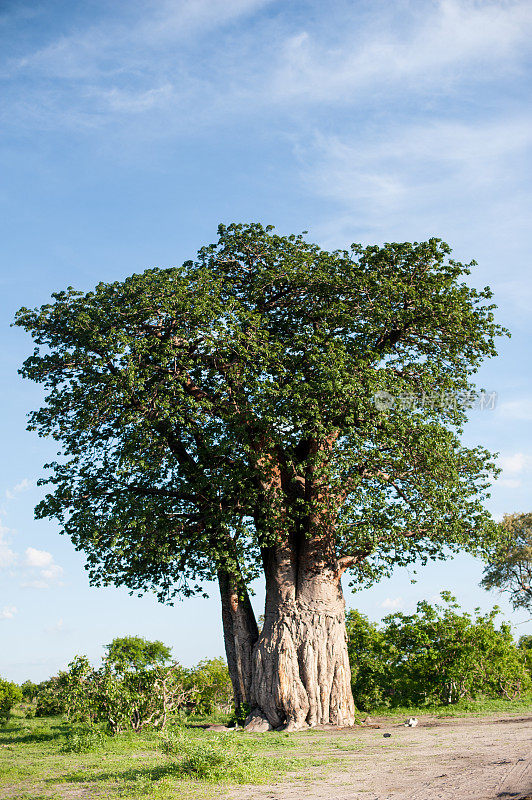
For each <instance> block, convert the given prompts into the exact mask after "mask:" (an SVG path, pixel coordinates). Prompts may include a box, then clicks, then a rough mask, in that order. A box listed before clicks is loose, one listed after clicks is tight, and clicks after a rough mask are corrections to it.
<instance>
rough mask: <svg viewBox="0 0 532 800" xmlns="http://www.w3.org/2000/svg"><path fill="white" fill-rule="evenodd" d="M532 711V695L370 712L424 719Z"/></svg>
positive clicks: (377, 715)
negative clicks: (509, 698) (517, 698)
mask: <svg viewBox="0 0 532 800" xmlns="http://www.w3.org/2000/svg"><path fill="white" fill-rule="evenodd" d="M531 711H532V695H528V696H525V697H521V698H520V699H519V700H504V699H502V698H496V699H486V698H479V699H477V700H459V701H458V702H457V703H453V704H452V705H434V706H421V707H418V708H414V707H408V706H398V707H397V708H389V707H388V706H383V707H382V708H376V709H374V710H373V711H371V712H370V716H372V717H394V718H395V717H405V718H406V717H422V716H424V715H427V714H430V715H431V716H437V717H465V716H467V717H480V716H483V715H484V714H494V713H497V714H501V713H503V714H524V713H528V714H530V713H531Z"/></svg>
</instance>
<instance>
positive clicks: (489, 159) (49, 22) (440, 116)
mask: <svg viewBox="0 0 532 800" xmlns="http://www.w3.org/2000/svg"><path fill="white" fill-rule="evenodd" d="M531 36H532V5H531V4H530V2H528V0H522V1H520V0H515V1H514V0H493V1H492V0H483V1H482V2H480V1H479V2H474V1H473V0H440V1H436V0H434V1H430V2H429V1H428V0H415V1H414V0H412V2H408V1H407V0H398V2H394V3H390V2H379V0H371V1H370V2H356V0H352V1H351V2H341V1H340V0H332V2H331V3H329V4H324V3H322V2H310V1H302V2H291V3H286V2H273V1H270V2H269V1H268V0H188V2H184V1H183V0H154V1H153V2H145V1H144V0H134V1H133V2H131V0H130V1H129V2H120V0H115V2H113V3H104V2H99V0H90V1H89V2H86V3H83V4H75V3H71V2H67V0H65V1H64V2H53V1H52V0H51V1H50V2H46V1H43V2H38V0H37V2H35V0H33V2H31V3H30V2H27V3H26V2H23V1H21V0H11V1H10V0H3V3H2V4H1V5H0V40H1V42H0V44H1V46H0V53H1V54H2V56H1V58H2V61H1V66H0V80H1V82H2V87H1V92H0V97H1V101H0V102H1V108H0V119H1V122H0V137H1V146H0V171H1V175H2V180H1V182H0V234H1V239H0V241H1V242H2V247H1V257H0V258H1V264H0V269H1V276H0V281H1V283H0V286H1V292H0V308H1V320H2V322H1V336H2V356H3V357H2V359H1V363H0V380H1V383H2V387H1V388H2V391H1V392H0V403H1V405H2V409H1V412H0V426H1V442H2V454H3V457H2V459H1V461H0V509H1V515H0V642H1V646H0V675H2V676H6V677H9V678H11V679H14V680H24V679H25V678H32V679H43V678H45V677H47V676H48V675H50V674H52V673H53V672H55V671H56V670H57V669H58V668H60V667H61V666H63V665H64V664H66V663H67V661H68V660H70V658H71V656H72V655H74V654H75V653H77V652H78V653H79V652H82V653H87V654H88V655H89V656H90V657H91V658H92V659H95V660H96V659H98V658H99V657H100V655H101V652H102V645H104V644H105V643H107V642H109V641H110V640H111V639H112V638H113V637H114V636H117V635H123V634H126V633H134V634H141V635H144V636H147V637H151V638H161V639H163V640H164V641H165V642H166V643H168V644H170V645H172V646H173V652H174V655H175V656H176V657H177V658H178V659H179V660H181V661H182V662H183V663H185V664H192V663H194V662H196V661H198V660H199V659H200V658H202V657H208V656H215V655H220V654H222V653H223V645H222V639H221V626H220V619H219V617H220V615H219V608H218V600H217V597H216V589H215V587H214V591H213V594H212V597H211V598H210V599H209V600H202V599H190V600H186V601H184V602H181V603H178V604H176V606H175V607H173V608H167V607H163V606H161V605H158V604H157V603H156V601H155V600H154V599H153V598H152V597H144V598H136V597H135V598H131V597H129V595H128V593H127V591H125V590H119V589H113V588H108V589H93V588H90V587H89V586H88V582H87V579H86V576H85V572H84V569H83V558H82V555H81V554H78V553H76V552H75V551H74V549H73V547H72V545H71V543H70V542H69V541H68V539H65V537H61V536H59V534H58V529H57V527H56V526H55V525H54V524H52V523H49V522H42V521H39V522H36V521H34V520H33V507H34V505H35V503H36V502H37V501H38V499H39V497H40V496H41V495H40V492H41V490H40V489H37V487H36V480H37V478H38V477H39V475H40V474H41V473H42V464H43V463H44V462H46V461H47V460H49V459H50V457H51V456H53V455H54V452H55V448H54V447H53V445H52V444H51V443H50V442H47V441H43V440H40V439H38V438H37V437H36V436H35V434H30V433H27V432H26V431H25V415H26V413H27V412H28V411H29V410H30V409H32V408H34V407H36V406H37V405H38V404H39V403H40V400H41V395H40V391H39V389H38V388H36V387H34V386H32V385H30V384H29V383H27V382H23V381H22V380H21V379H20V378H19V377H18V376H17V369H18V367H19V365H20V363H21V361H22V360H23V359H24V358H25V356H26V355H27V354H28V353H29V351H30V349H31V342H30V341H29V339H28V338H27V337H26V336H25V334H24V333H23V332H22V331H20V330H15V329H12V328H10V327H9V325H10V322H11V320H12V318H13V315H14V313H15V311H16V309H17V308H19V307H20V306H22V305H25V306H35V305H41V304H42V303H44V302H47V300H48V298H49V296H50V293H51V292H52V291H55V290H58V289H61V288H64V287H65V286H67V285H74V286H76V287H77V288H81V289H89V288H90V287H92V286H93V285H94V284H95V283H96V282H98V281H100V280H104V281H106V280H114V279H119V278H123V277H125V276H126V275H129V274H131V273H132V272H139V271H142V270H144V269H145V268H147V267H151V266H155V265H158V266H170V265H172V264H179V263H181V262H182V261H184V260H186V259H189V258H191V257H193V256H194V253H195V252H196V250H197V249H198V248H199V247H200V246H201V245H203V244H205V243H207V242H210V241H213V240H214V238H215V235H216V226H217V224H218V223H219V222H226V223H227V222H231V221H251V220H259V221H261V222H264V223H272V224H274V225H276V227H277V228H278V229H279V230H280V231H281V232H282V233H290V232H298V231H301V230H308V231H309V238H310V239H312V240H314V241H317V242H319V243H320V244H321V245H323V246H325V247H331V248H336V247H341V246H344V245H346V244H349V243H351V242H353V241H356V242H362V243H364V244H366V243H367V244H369V243H374V242H376V243H380V242H383V241H412V240H416V241H419V240H423V239H425V238H427V237H429V236H434V235H435V236H439V237H441V238H443V239H445V240H446V241H447V242H449V244H450V245H451V246H452V247H453V250H454V256H455V257H456V258H457V259H459V260H462V261H469V260H471V259H472V258H475V259H476V260H477V261H478V262H479V265H478V267H477V268H476V270H475V271H474V273H473V275H472V278H471V281H472V282H473V283H474V284H475V285H477V286H484V285H485V284H489V285H491V286H492V288H493V289H494V291H495V299H496V302H497V303H498V305H499V308H500V311H499V319H500V321H501V322H502V323H503V324H506V325H507V326H508V327H509V328H511V330H512V334H513V335H512V338H511V339H509V340H503V341H501V343H500V356H499V357H498V358H497V359H495V360H492V361H491V362H487V363H486V365H485V367H484V368H483V370H482V373H481V374H480V376H479V383H480V385H482V386H484V387H485V388H486V389H488V390H492V391H496V392H497V393H498V403H497V407H496V409H495V410H493V411H487V410H485V411H476V412H472V415H471V422H470V424H469V425H468V428H467V431H466V441H467V443H470V444H473V443H481V444H483V445H484V446H486V447H488V448H490V449H492V450H493V451H498V452H500V454H501V455H500V464H501V466H502V467H503V468H504V471H503V474H502V476H501V478H500V479H499V480H498V482H497V484H496V485H495V486H494V489H493V492H492V499H491V500H490V509H491V510H492V512H493V513H494V514H495V515H496V516H497V517H500V516H501V515H502V514H503V513H506V512H513V511H530V510H531V507H532V500H531V498H530V490H531V475H532V443H531V435H530V423H531V421H532V378H531V373H532V370H531V368H530V367H531V363H530V361H531V359H530V348H531V344H532V342H531V328H530V321H529V309H530V307H531V304H532V280H531V278H530V256H529V252H530V246H529V242H530V237H529V225H530V222H529V221H530V215H531V203H530V199H531V198H530V195H531V190H530V177H531V175H530V172H531V170H530V167H531V158H530V149H531V147H530V145H531V140H532V126H531V116H532V114H531V110H530V102H529V98H530V89H531V79H530V61H531V50H530V44H529V43H530V39H531ZM481 572H482V565H481V564H479V563H478V562H477V561H475V560H474V559H472V558H470V557H466V556H462V557H458V558H456V559H454V560H453V561H448V562H445V563H437V564H432V565H429V566H427V567H425V568H422V569H420V570H419V572H418V574H417V575H414V574H413V573H412V570H410V571H409V572H407V571H406V570H399V571H397V573H396V575H394V577H393V578H392V579H390V580H387V581H383V582H382V583H381V584H379V585H378V586H376V587H374V588H373V589H371V590H369V591H363V592H361V593H357V594H352V593H350V592H349V591H347V592H346V599H347V604H348V606H350V607H358V608H360V609H361V610H362V611H363V612H365V613H367V614H369V615H370V616H371V617H372V618H374V619H378V618H380V617H381V616H383V615H384V614H386V613H389V611H393V610H411V609H413V608H414V606H415V603H416V601H417V600H419V599H421V598H434V597H435V596H437V594H438V592H439V591H440V590H441V589H451V590H452V591H453V592H454V593H455V594H456V595H457V596H458V598H459V600H460V601H461V602H462V603H463V604H464V606H465V607H466V608H468V609H473V608H474V607H475V606H480V607H482V608H483V609H487V608H489V607H491V605H493V603H495V602H500V604H501V605H502V607H503V608H504V611H505V613H506V614H507V616H508V617H509V618H510V619H511V620H512V621H513V623H514V624H515V625H516V632H517V633H518V634H522V633H526V632H529V633H530V632H532V623H531V622H529V621H528V622H527V621H526V620H527V619H528V615H527V614H519V613H514V612H512V611H511V609H510V607H509V606H508V604H507V603H506V602H505V601H504V599H503V600H500V598H499V597H498V596H497V595H495V594H493V593H491V594H487V593H486V592H484V591H483V590H481V589H479V587H478V583H479V580H480V577H481ZM412 579H417V583H411V580H412ZM261 598H262V595H261V591H260V587H258V593H257V608H258V610H259V611H260V603H261Z"/></svg>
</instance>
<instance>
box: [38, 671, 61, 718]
mask: <svg viewBox="0 0 532 800" xmlns="http://www.w3.org/2000/svg"><path fill="white" fill-rule="evenodd" d="M65 711H66V706H65V699H64V696H63V691H62V687H61V684H60V678H59V676H57V675H54V676H53V677H52V678H49V679H48V680H47V681H43V682H42V683H39V684H38V691H37V705H36V708H35V716H36V717H55V716H59V714H64V713H65Z"/></svg>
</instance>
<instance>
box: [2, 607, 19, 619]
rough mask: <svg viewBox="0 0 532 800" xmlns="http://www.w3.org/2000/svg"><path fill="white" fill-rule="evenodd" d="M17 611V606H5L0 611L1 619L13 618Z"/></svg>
mask: <svg viewBox="0 0 532 800" xmlns="http://www.w3.org/2000/svg"><path fill="white" fill-rule="evenodd" d="M16 613H17V608H16V606H4V607H3V608H2V610H1V611H0V619H13V617H14V616H15V614H16Z"/></svg>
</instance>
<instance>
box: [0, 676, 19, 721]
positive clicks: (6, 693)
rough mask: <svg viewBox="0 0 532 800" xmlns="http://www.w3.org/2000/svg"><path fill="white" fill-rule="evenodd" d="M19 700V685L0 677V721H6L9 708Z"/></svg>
mask: <svg viewBox="0 0 532 800" xmlns="http://www.w3.org/2000/svg"><path fill="white" fill-rule="evenodd" d="M21 700H22V690H21V688H20V686H17V684H16V683H12V682H11V681H5V680H4V679H3V678H0V723H5V722H7V721H8V719H9V715H10V714H11V709H12V708H13V706H14V705H15V704H16V703H19V702H20V701H21Z"/></svg>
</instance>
